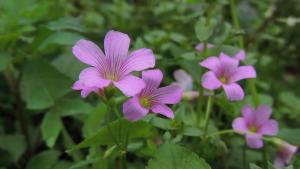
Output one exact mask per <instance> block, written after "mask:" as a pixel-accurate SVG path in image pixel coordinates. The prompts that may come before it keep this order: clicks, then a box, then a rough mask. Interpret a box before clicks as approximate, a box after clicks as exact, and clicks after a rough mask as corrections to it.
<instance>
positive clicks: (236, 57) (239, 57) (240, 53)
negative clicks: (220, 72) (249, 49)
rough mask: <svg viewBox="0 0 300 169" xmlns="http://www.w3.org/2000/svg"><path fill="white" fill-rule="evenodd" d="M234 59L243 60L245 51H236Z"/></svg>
mask: <svg viewBox="0 0 300 169" xmlns="http://www.w3.org/2000/svg"><path fill="white" fill-rule="evenodd" d="M233 58H234V59H237V60H239V61H243V60H245V59H246V53H245V51H244V50H240V51H239V52H238V53H236V54H235V55H234V56H233Z"/></svg>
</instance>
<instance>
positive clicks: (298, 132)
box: [278, 128, 300, 146]
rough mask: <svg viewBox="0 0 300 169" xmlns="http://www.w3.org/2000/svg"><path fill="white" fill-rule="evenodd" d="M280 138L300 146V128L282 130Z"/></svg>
mask: <svg viewBox="0 0 300 169" xmlns="http://www.w3.org/2000/svg"><path fill="white" fill-rule="evenodd" d="M278 137H279V138H282V139H283V140H286V141H288V142H289V143H291V144H294V145H298V146H300V128H294V129H287V128H285V129H280V131H279V134H278Z"/></svg>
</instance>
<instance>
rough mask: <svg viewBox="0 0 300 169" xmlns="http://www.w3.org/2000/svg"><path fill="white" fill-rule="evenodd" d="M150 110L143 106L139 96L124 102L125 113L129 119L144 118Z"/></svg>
mask: <svg viewBox="0 0 300 169" xmlns="http://www.w3.org/2000/svg"><path fill="white" fill-rule="evenodd" d="M148 112H149V110H148V109H145V108H144V107H142V106H141V104H140V102H139V99H138V97H133V98H131V99H129V100H127V101H126V102H125V103H124V104H123V114H124V116H125V118H126V119H128V120H129V121H137V120H140V119H142V118H144V117H145V116H146V115H147V114H148Z"/></svg>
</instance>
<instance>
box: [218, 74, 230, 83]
mask: <svg viewBox="0 0 300 169" xmlns="http://www.w3.org/2000/svg"><path fill="white" fill-rule="evenodd" d="M219 80H220V81H221V82H222V83H224V84H227V83H228V82H229V80H228V78H226V77H225V76H221V77H220V78H219Z"/></svg>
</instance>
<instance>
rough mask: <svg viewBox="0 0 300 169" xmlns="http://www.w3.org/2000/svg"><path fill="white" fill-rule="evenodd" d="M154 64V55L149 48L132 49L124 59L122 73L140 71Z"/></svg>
mask: <svg viewBox="0 0 300 169" xmlns="http://www.w3.org/2000/svg"><path fill="white" fill-rule="evenodd" d="M154 65H155V56H154V54H153V52H152V50H151V49H146V48H142V49H138V50H136V51H133V52H132V53H131V54H130V55H129V57H128V58H127V59H126V60H125V62H124V65H123V67H122V72H124V74H128V73H131V72H133V71H141V70H144V69H148V68H153V67H154Z"/></svg>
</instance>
